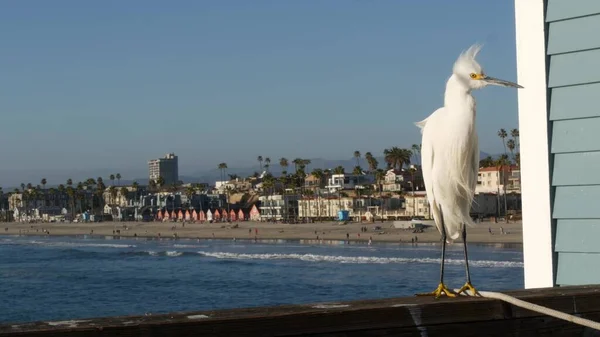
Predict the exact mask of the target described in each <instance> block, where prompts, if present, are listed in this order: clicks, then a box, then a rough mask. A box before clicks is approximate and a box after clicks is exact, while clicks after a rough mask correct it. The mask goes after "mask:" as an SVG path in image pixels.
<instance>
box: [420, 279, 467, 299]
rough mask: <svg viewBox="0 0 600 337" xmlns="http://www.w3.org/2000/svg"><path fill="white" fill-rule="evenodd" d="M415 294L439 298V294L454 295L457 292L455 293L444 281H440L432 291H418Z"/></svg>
mask: <svg viewBox="0 0 600 337" xmlns="http://www.w3.org/2000/svg"><path fill="white" fill-rule="evenodd" d="M416 295H417V296H434V297H435V298H440V297H441V296H446V297H456V296H457V295H458V294H456V293H455V292H454V291H452V290H450V289H448V288H447V287H446V285H445V284H444V283H441V282H440V284H439V285H438V287H437V288H436V289H435V290H434V291H432V292H430V293H419V294H416Z"/></svg>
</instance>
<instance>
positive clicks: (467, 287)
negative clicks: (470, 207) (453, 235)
mask: <svg viewBox="0 0 600 337" xmlns="http://www.w3.org/2000/svg"><path fill="white" fill-rule="evenodd" d="M462 239H463V245H464V249H465V268H466V271H467V283H465V285H464V286H462V288H460V289H459V290H458V293H457V294H460V293H463V292H464V293H465V294H467V295H468V293H467V290H469V291H470V292H471V294H472V295H473V296H475V295H477V294H478V293H477V290H475V287H473V285H472V284H471V273H470V272H469V254H468V253H467V225H466V224H463V230H462Z"/></svg>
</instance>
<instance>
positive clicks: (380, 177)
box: [375, 169, 387, 219]
mask: <svg viewBox="0 0 600 337" xmlns="http://www.w3.org/2000/svg"><path fill="white" fill-rule="evenodd" d="M386 173H387V172H386V171H385V170H384V169H377V170H376V171H375V181H376V182H377V187H378V188H379V203H380V205H381V219H383V211H384V209H383V206H384V202H383V181H384V180H385V175H386Z"/></svg>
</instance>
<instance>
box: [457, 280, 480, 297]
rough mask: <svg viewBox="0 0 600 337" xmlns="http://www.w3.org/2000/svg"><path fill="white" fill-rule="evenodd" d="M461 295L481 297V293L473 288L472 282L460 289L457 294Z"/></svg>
mask: <svg viewBox="0 0 600 337" xmlns="http://www.w3.org/2000/svg"><path fill="white" fill-rule="evenodd" d="M467 290H468V291H470V292H471V293H470V294H469V293H468V292H467ZM461 293H465V295H468V296H478V295H479V293H478V292H477V290H476V289H475V287H473V285H472V284H471V282H467V283H465V285H464V286H462V288H460V289H458V292H457V293H456V294H457V295H460V294H461Z"/></svg>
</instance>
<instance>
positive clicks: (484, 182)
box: [476, 165, 521, 194]
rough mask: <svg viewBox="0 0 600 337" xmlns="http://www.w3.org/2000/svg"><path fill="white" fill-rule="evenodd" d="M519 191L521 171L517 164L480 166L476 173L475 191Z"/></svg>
mask: <svg viewBox="0 0 600 337" xmlns="http://www.w3.org/2000/svg"><path fill="white" fill-rule="evenodd" d="M504 185H506V192H507V193H508V192H521V171H520V170H519V167H518V166H515V165H512V166H508V165H505V166H502V167H499V166H491V167H482V168H480V169H479V173H478V174H477V188H476V193H501V194H503V193H504Z"/></svg>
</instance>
